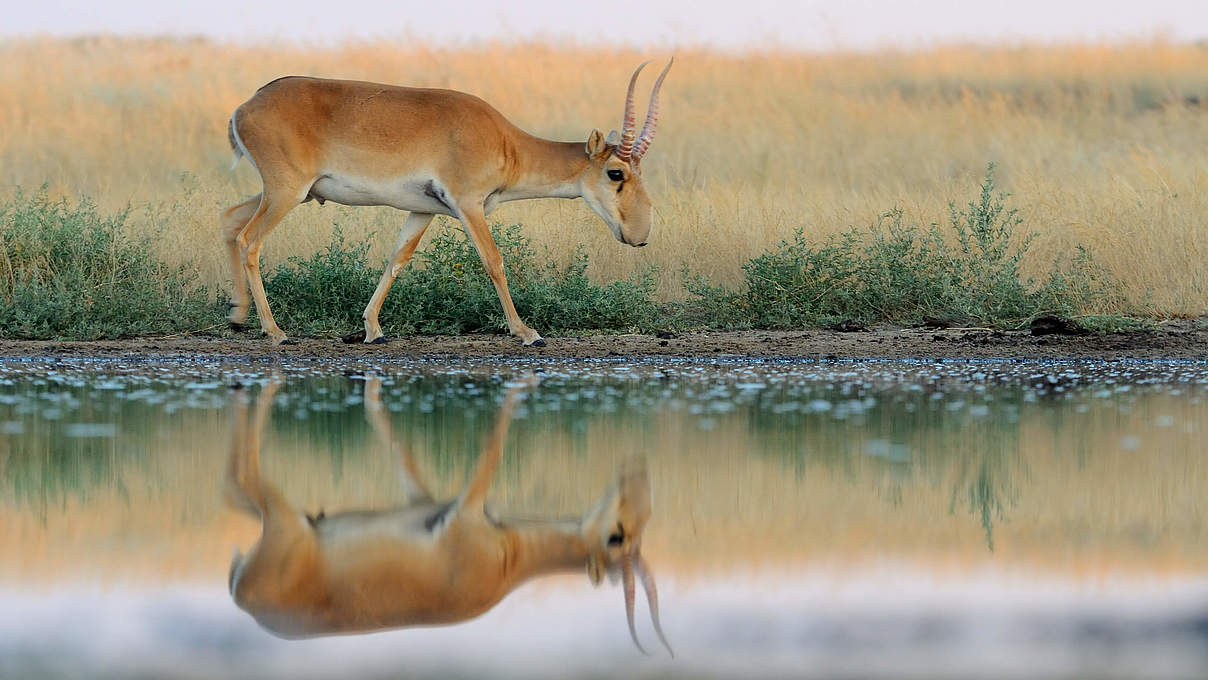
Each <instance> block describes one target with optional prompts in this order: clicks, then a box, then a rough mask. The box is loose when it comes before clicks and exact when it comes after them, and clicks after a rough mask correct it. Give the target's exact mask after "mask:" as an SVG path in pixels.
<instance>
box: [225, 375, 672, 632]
mask: <svg viewBox="0 0 1208 680" xmlns="http://www.w3.org/2000/svg"><path fill="white" fill-rule="evenodd" d="M277 387H278V385H277V383H276V382H273V383H270V384H269V385H268V386H266V387H265V388H264V389H263V390H262V391H261V394H260V397H259V400H258V403H257V406H256V413H255V418H254V420H253V422H252V423H250V424H249V422H248V414H247V410H248V409H247V402H246V399H245V398H243V396H242V395H240V397H239V398H238V399H237V400H236V405H235V409H234V411H235V425H234V441H233V444H232V450H231V458H230V462H229V465H228V468H227V483H226V495H227V500H228V502H229V503H230V504H231V505H233V506H234V507H235V508H236V509H239V510H241V511H244V512H248V513H250V514H253V515H254V516H257V517H259V518H260V521H261V525H262V533H261V536H260V539H259V541H257V543H256V544H255V545H254V546H253V547H252V548H251V550H249V551H248V553H247V555H246V556H241V555H239V553H238V552H236V554H235V557H234V558H233V560H232V564H231V573H230V576H229V579H230V580H229V584H230V590H231V596H232V598H233V599H234V600H235V603H236V604H237V605H238V606H239V607H240V608H242V609H243V610H245V611H247V612H248V613H249V614H251V615H252V616H253V617H254V618H255V619H256V620H257V621H258V622H259V623H260V624H261V625H262V626H263V627H265V628H266V629H268V630H270V631H271V632H273V633H276V634H277V635H280V636H283V637H305V636H314V635H326V634H335V633H355V632H367V631H374V630H382V629H388V628H398V627H403V626H413V625H424V624H442V623H454V622H458V621H464V620H466V619H470V618H473V617H475V616H478V615H479V614H482V613H483V612H485V611H487V610H488V609H490V608H491V607H492V606H494V605H495V604H496V603H497V602H499V601H500V600H501V599H502V598H503V597H504V596H505V595H507V593H509V592H511V590H513V589H514V588H515V587H516V586H518V585H520V584H521V583H523V582H524V581H526V580H528V579H530V578H533V577H536V576H540V575H542V574H548V573H553V572H559V571H575V570H584V569H592V570H600V571H604V570H615V569H616V568H617V561H618V560H619V559H621V556H622V555H623V554H626V552H627V550H628V549H629V547H630V546H635V547H636V545H638V543H639V542H640V540H641V536H642V532H643V530H644V528H645V525H646V522H647V519H648V518H649V515H650V499H649V494H650V488H649V484H648V483H647V482H646V472H645V466H644V465H642V464H637V465H633V464H630V465H627V466H626V467H625V469H624V470H623V471H622V473H621V475H620V477H619V479H618V481H617V483H616V485H614V486H613V487H612V488H611V489H609V491H608V492H607V493H605V494H604V497H603V499H602V500H601V501H600V503H599V504H598V505H597V507H596V508H594V509H593V510H592V511H590V512H589V513H587V515H586V516H585V517H584V519H582V520H507V519H502V520H493V519H491V518H488V517H487V515H486V513H485V512H484V510H483V500H484V498H485V496H486V491H487V489H488V487H489V486H490V483H491V479H492V476H493V474H494V471H495V468H496V466H497V465H498V462H499V460H500V458H501V456H502V449H503V441H504V439H505V438H506V436H507V430H508V425H509V422H510V419H511V413H512V410H513V409H514V407H515V403H516V401H517V398H518V396H519V395H518V390H517V389H515V388H514V389H513V390H512V391H510V392H509V394H508V396H507V399H506V400H505V402H504V405H503V407H502V408H501V409H500V413H499V417H498V420H497V422H496V424H495V428H494V431H493V432H492V433H491V435H490V437H489V438H488V440H487V442H486V445H485V447H484V449H483V452H482V454H481V455H480V457H479V462H478V465H477V469H476V470H475V472H474V474H473V476H472V477H471V481H470V482H469V484H467V486H466V488H465V489H464V490H463V491H462V493H461V494H460V495H459V496H458V497H457V498H455V499H452V500H450V501H447V502H437V501H434V500H433V499H432V498H431V497H430V496H429V495H428V492H427V490H426V488H425V487H424V485H423V484H422V483H420V482H419V480H418V479H417V477H416V476H415V463H414V461H412V460H411V458H410V456H409V455H408V454H407V453H406V452H404V453H403V454H402V456H401V458H402V461H401V463H402V465H401V468H400V472H401V473H402V475H403V477H404V479H405V481H404V488H405V490H406V492H407V493H408V494H409V495H410V498H408V499H407V502H406V503H405V504H403V505H400V506H397V507H394V508H389V509H384V510H362V511H349V512H340V513H333V514H322V515H320V516H319V517H317V518H316V517H308V516H307V515H305V514H303V513H301V512H299V511H298V510H296V509H295V508H294V507H293V506H292V505H291V504H290V503H289V501H288V500H286V499H285V497H284V496H283V495H282V494H281V493H280V492H279V491H278V490H277V489H276V488H275V487H274V486H273V485H272V484H271V483H269V482H268V481H266V480H265V479H263V478H262V477H261V474H260V463H259V448H260V445H259V432H260V430H261V428H262V427H263V425H264V423H265V421H266V420H267V418H268V414H269V411H270V409H271V407H272V399H273V396H274V394H275V392H276V390H277ZM379 393H380V381H378V380H377V379H376V378H370V379H369V380H367V382H366V387H365V403H366V413H367V416H368V419H369V421H370V424H371V425H372V426H373V428H374V429H375V430H376V431H377V433H378V434H379V436H380V437H381V439H382V441H385V442H393V436H392V435H391V433H390V429H389V428H390V426H389V418H388V416H387V415H386V414H385V413H384V410H383V408H382V406H381V400H380V397H379Z"/></svg>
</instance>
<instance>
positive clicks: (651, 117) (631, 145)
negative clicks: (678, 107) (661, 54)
mask: <svg viewBox="0 0 1208 680" xmlns="http://www.w3.org/2000/svg"><path fill="white" fill-rule="evenodd" d="M649 63H650V62H648V61H647V62H645V63H643V64H642V65H641V66H639V67H637V69H636V70H634V72H633V75H632V76H631V77H630V78H629V91H628V92H627V93H626V94H625V119H624V120H623V121H622V122H621V143H620V144H619V145H618V146H617V151H616V154H617V158H620V159H621V160H623V161H626V162H629V163H633V164H634V165H637V163H638V161H640V160H642V156H644V155H646V149H648V148H650V142H652V141H653V140H654V128H655V126H657V125H658V122H659V88H661V87H662V86H663V78H666V77H667V72H668V71H670V70H671V64H673V63H675V57H672V58H671V60H670V61H668V62H667V66H665V67H664V68H663V72H662V73H660V74H659V79H658V80H656V81H655V82H654V89H653V90H651V92H650V109H649V110H648V111H647V113H646V122H645V123H644V124H643V125H642V132H641V133H640V134H638V133H637V132H636V131H635V130H636V128H635V123H636V122H637V121H636V120H635V119H634V110H633V103H634V102H633V88H634V86H636V85H637V84H638V74H639V73H641V72H642V69H644V68H646V64H649Z"/></svg>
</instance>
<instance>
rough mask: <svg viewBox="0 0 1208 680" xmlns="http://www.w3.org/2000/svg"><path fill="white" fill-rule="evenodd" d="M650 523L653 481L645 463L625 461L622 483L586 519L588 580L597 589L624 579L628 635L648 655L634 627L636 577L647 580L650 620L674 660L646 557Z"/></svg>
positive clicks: (642, 580)
mask: <svg viewBox="0 0 1208 680" xmlns="http://www.w3.org/2000/svg"><path fill="white" fill-rule="evenodd" d="M649 519H650V481H649V478H648V477H647V474H646V463H645V460H643V459H637V460H633V461H630V462H628V463H626V464H625V465H624V466H623V467H622V469H621V474H620V475H619V478H618V480H617V483H616V484H615V485H614V486H613V487H612V488H611V489H609V490H608V491H607V492H606V493H605V494H604V497H603V498H602V499H601V500H600V502H599V503H598V504H597V505H596V507H595V508H594V509H593V510H592V511H591V512H589V513H588V514H587V516H586V517H585V518H584V521H583V532H584V535H585V537H586V539H587V542H588V546H589V547H590V550H591V554H590V556H589V558H588V562H587V576H588V578H590V579H591V582H592V584H593V585H597V586H598V585H600V583H601V582H603V580H604V576H605V575H607V576H608V577H609V580H610V581H611V582H613V583H615V582H616V581H617V579H618V578H619V579H620V580H621V583H622V586H623V589H624V591H625V618H626V619H627V620H628V622H629V634H630V636H631V637H632V638H633V643H634V644H635V645H637V647H638V649H639V650H641V651H642V653H643V654H648V653H649V652H647V651H646V649H645V648H644V647H642V643H641V642H639V641H638V634H637V630H636V629H635V627H634V624H633V610H634V595H635V593H634V575H635V574H636V575H637V579H638V580H640V581H641V582H642V588H643V589H644V590H645V591H646V603H647V604H648V605H649V607H650V619H651V621H652V622H653V624H654V631H655V633H657V634H658V637H659V641H660V642H662V643H663V646H664V647H666V648H667V652H668V653H670V654H671V656H673V657H674V656H675V652H673V651H672V650H671V645H669V644H668V643H667V638H666V636H665V635H663V626H662V624H661V623H660V622H659V596H658V589H657V588H656V587H655V584H654V574H653V573H652V572H651V571H650V567H649V566H648V565H647V564H646V560H645V559H644V558H643V557H642V532H643V531H645V529H646V522H647V521H648V520H649Z"/></svg>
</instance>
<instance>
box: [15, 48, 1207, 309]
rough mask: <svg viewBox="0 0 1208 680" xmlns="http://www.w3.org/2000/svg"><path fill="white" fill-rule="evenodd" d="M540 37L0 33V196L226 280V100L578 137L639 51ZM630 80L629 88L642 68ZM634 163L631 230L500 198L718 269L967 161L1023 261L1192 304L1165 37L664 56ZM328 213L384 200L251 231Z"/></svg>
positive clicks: (365, 218)
mask: <svg viewBox="0 0 1208 680" xmlns="http://www.w3.org/2000/svg"><path fill="white" fill-rule="evenodd" d="M650 56H657V55H647V54H638V53H635V52H606V51H600V50H594V49H580V48H573V47H563V48H554V47H549V46H542V45H526V46H519V47H498V46H484V47H476V48H463V49H457V50H445V49H435V48H427V47H407V46H402V45H393V44H385V43H383V44H366V45H347V46H343V47H339V48H334V49H303V48H298V47H273V46H263V47H246V46H234V45H225V44H216V43H209V42H201V41H198V42H187V41H143V40H129V39H116V38H95V39H81V40H72V41H30V42H22V41H18V42H9V43H6V44H0V197H2V196H3V195H4V194H7V193H9V192H11V191H12V190H13V187H14V186H16V185H21V186H24V187H27V188H31V189H32V188H35V187H37V186H38V185H41V184H42V183H48V184H49V185H50V187H51V189H52V191H55V192H62V193H66V194H69V195H77V194H82V195H88V196H92V197H94V198H95V199H97V200H98V201H99V202H100V204H101V205H102V207H106V208H118V207H121V206H123V205H125V204H127V203H130V204H133V205H135V206H136V207H140V208H141V207H142V206H146V205H151V206H153V207H152V208H150V209H148V210H145V211H142V213H141V216H140V224H141V225H142V226H143V227H145V228H146V229H151V230H154V231H155V232H156V233H157V236H156V243H157V244H158V247H159V248H160V249H161V250H162V252H163V254H164V255H165V256H166V257H167V258H168V259H169V260H170V261H181V260H190V261H194V262H196V263H197V264H198V265H199V267H200V268H201V271H202V275H203V279H204V280H206V281H208V282H211V283H215V284H217V283H220V282H225V281H226V280H227V275H226V272H225V271H224V264H223V262H222V258H221V253H220V247H219V241H218V233H217V224H216V215H217V213H218V212H219V210H220V209H221V208H223V207H225V206H226V205H229V204H232V203H235V202H236V201H238V200H240V199H241V197H243V196H246V195H249V194H252V193H255V192H256V191H258V189H259V185H258V180H257V178H256V176H255V174H254V171H253V170H252V169H251V168H250V167H249V166H248V165H247V164H246V163H244V164H242V165H241V166H240V168H239V169H238V171H237V172H235V173H229V172H228V171H227V164H228V162H229V159H230V155H229V151H228V148H227V142H226V133H225V125H226V121H227V118H228V116H229V115H230V112H231V111H232V110H233V109H234V107H235V106H237V105H238V104H239V103H240V102H242V101H243V100H245V99H246V98H247V97H248V96H250V95H251V94H252V93H253V92H254V91H255V89H256V88H257V87H258V86H259V85H261V84H263V83H264V82H266V81H268V80H271V79H272V78H275V77H277V76H280V75H283V74H290V73H302V74H312V75H319V76H333V77H348V78H361V79H369V80H378V81H384V82H391V83H405V84H413V85H421V86H438V87H452V88H456V89H461V90H466V91H469V92H473V93H475V94H478V95H480V96H482V97H483V98H485V99H486V100H488V101H490V102H491V103H493V104H494V105H495V106H496V107H497V108H499V109H500V110H501V111H502V112H503V113H504V114H505V115H507V116H508V117H509V118H511V119H512V120H513V121H514V122H516V123H517V124H519V125H520V126H521V127H524V128H525V129H528V130H530V131H532V132H534V133H536V134H540V135H544V136H548V137H551V138H558V139H584V138H585V137H586V134H587V132H588V131H589V130H590V129H591V128H592V127H598V128H601V129H603V130H607V129H609V128H610V127H612V126H615V125H617V122H618V119H619V117H620V106H621V99H622V97H623V94H624V92H623V88H624V85H625V80H626V78H627V76H628V74H629V72H630V69H632V67H633V66H634V65H635V64H636V63H637V62H639V61H641V60H642V59H643V58H646V57H650ZM644 87H645V86H644ZM662 120H663V123H662V128H661V131H660V134H659V137H658V139H657V140H656V142H655V144H654V146H653V149H652V151H651V154H650V156H649V160H648V161H647V164H646V165H645V166H644V167H646V169H647V173H648V175H649V177H650V182H651V187H652V193H653V195H654V197H655V200H656V207H657V224H656V232H655V234H654V237H653V238H652V240H651V245H650V247H648V248H645V249H643V250H642V251H640V252H638V251H634V250H631V249H628V248H623V247H621V246H619V245H618V244H616V243H615V241H613V240H612V238H611V236H609V235H608V233H607V230H606V229H604V228H603V227H602V225H601V224H600V223H599V220H598V219H597V218H596V217H595V216H594V215H592V214H591V213H590V211H589V210H588V209H587V208H586V206H584V205H583V204H582V203H581V202H565V201H539V202H529V203H527V204H523V203H521V204H511V205H507V206H504V208H502V209H501V210H500V211H499V212H498V213H497V214H496V217H497V218H498V219H500V220H502V221H507V222H512V221H519V222H522V223H524V224H525V225H526V229H527V232H528V233H529V234H531V235H532V236H533V238H534V240H535V242H536V243H538V244H539V245H545V246H548V247H549V249H550V251H551V252H552V253H553V254H554V255H555V256H556V257H561V258H564V257H566V255H567V254H568V253H569V252H570V251H571V250H572V249H573V248H574V247H575V245H577V244H583V245H584V247H585V248H586V250H587V252H588V254H589V255H590V256H591V261H592V263H593V265H592V267H593V275H594V276H596V277H597V278H598V279H611V278H616V277H622V276H625V275H627V274H629V273H630V272H632V271H633V270H635V269H637V268H642V267H645V266H647V265H650V264H659V265H661V266H662V267H663V272H664V273H663V286H664V293H666V294H674V293H675V292H676V289H677V284H678V272H679V270H680V267H681V265H682V263H684V262H689V263H691V264H692V266H693V268H695V269H696V270H698V271H699V272H701V273H703V274H706V275H707V276H709V277H710V278H712V279H714V280H715V281H717V282H722V283H729V284H733V283H735V282H736V281H737V280H738V279H739V277H740V274H741V271H740V269H739V268H740V266H741V265H742V264H743V263H744V262H745V261H746V260H747V259H748V258H749V257H751V256H753V255H756V254H758V253H759V252H761V251H763V250H765V249H766V248H768V247H769V246H771V245H773V244H775V243H776V242H778V241H779V240H780V239H783V238H786V237H788V236H790V235H791V234H792V232H793V231H794V230H795V229H797V228H803V229H805V231H806V232H807V233H808V234H810V235H822V234H827V233H832V232H835V231H839V230H843V229H846V228H848V227H851V226H856V225H860V226H862V225H866V224H869V223H870V222H872V221H874V220H875V219H876V216H877V215H878V214H879V213H880V212H882V211H884V210H886V209H888V208H891V207H893V206H901V207H903V208H904V209H905V210H906V212H907V214H908V216H909V217H910V218H911V219H914V220H918V221H921V222H930V221H932V220H941V219H943V218H944V217H945V215H946V206H947V202H948V201H949V200H951V199H956V200H958V201H964V200H967V199H968V198H971V197H972V195H973V193H974V191H975V189H976V184H977V181H978V180H979V179H980V178H981V175H982V172H983V170H984V168H985V165H986V163H987V162H988V161H993V162H995V163H997V164H998V168H999V173H998V176H999V179H1000V180H1001V185H1002V186H1003V187H1004V188H1005V189H1006V190H1008V191H1010V192H1011V193H1013V194H1014V197H1015V198H1014V204H1015V205H1017V206H1018V207H1020V208H1021V210H1022V213H1023V216H1024V217H1025V218H1026V219H1027V221H1028V224H1029V225H1030V226H1031V227H1032V228H1033V229H1035V230H1036V231H1038V232H1039V233H1040V234H1041V236H1040V238H1039V239H1038V241H1037V243H1036V245H1035V247H1034V252H1033V254H1034V255H1035V257H1034V258H1033V259H1032V261H1031V263H1030V266H1031V267H1032V268H1033V270H1035V271H1039V270H1041V269H1043V268H1045V267H1047V265H1048V264H1049V263H1050V262H1051V260H1052V258H1053V257H1055V256H1056V254H1057V253H1059V252H1063V251H1065V250H1067V249H1068V248H1069V246H1070V245H1071V244H1072V243H1074V242H1083V243H1086V244H1088V245H1090V246H1092V247H1093V248H1094V251H1095V253H1096V255H1097V256H1098V258H1099V259H1100V261H1102V262H1103V263H1104V264H1105V265H1106V266H1107V267H1108V268H1109V269H1110V270H1111V271H1112V272H1113V273H1115V274H1116V275H1117V276H1118V277H1119V278H1120V279H1122V280H1123V282H1124V283H1125V285H1126V287H1127V290H1128V294H1129V296H1130V297H1131V302H1132V303H1134V304H1135V303H1142V304H1144V305H1147V306H1148V307H1149V308H1150V309H1151V310H1152V311H1153V312H1154V313H1156V314H1158V315H1191V316H1195V315H1202V314H1204V313H1205V312H1206V311H1208V268H1205V267H1204V262H1205V257H1206V255H1208V235H1206V232H1205V229H1204V226H1203V225H1204V224H1206V223H1208V49H1206V48H1203V47H1194V46H1174V45H1168V44H1161V43H1157V44H1139V45H1132V46H1120V47H1098V46H1083V47H1046V48H1039V47H1037V48H1017V49H1009V48H1001V49H974V48H949V49H936V50H933V51H929V52H923V53H917V54H913V53H911V54H907V53H882V54H874V55H795V54H787V53H784V54H779V53H773V54H764V55H748V56H724V55H719V54H711V53H703V52H685V53H680V54H679V55H677V61H676V67H675V69H674V70H673V72H672V73H671V76H670V77H669V79H668V81H667V87H666V89H665V98H664V113H663V119H662ZM333 222H339V223H340V224H341V226H342V227H343V228H344V230H345V233H346V234H349V235H350V236H352V237H354V238H356V237H358V236H360V235H363V234H366V233H368V232H378V237H377V238H376V240H375V243H376V244H377V246H376V250H375V251H374V253H373V254H374V256H375V258H377V257H384V255H385V249H386V248H387V247H388V246H389V243H390V242H391V241H393V233H392V232H393V231H394V229H395V228H396V227H397V225H398V224H400V223H401V216H400V215H397V214H396V213H394V212H393V211H391V210H388V209H357V210H350V209H344V208H340V207H338V206H337V207H333V206H332V205H331V204H329V205H328V206H326V207H324V208H319V207H318V206H315V205H313V204H308V205H307V206H304V207H302V208H300V209H299V210H297V211H296V212H295V213H294V214H292V215H291V216H290V217H289V218H288V219H287V221H286V222H285V224H284V225H283V226H282V227H281V229H280V232H281V233H279V234H278V235H276V236H275V237H273V238H271V239H270V240H269V241H268V246H267V248H266V255H267V257H268V258H269V259H270V261H278V260H280V259H281V258H282V257H284V256H287V255H292V254H304V253H309V252H311V251H313V250H315V249H316V248H317V247H319V246H320V245H322V244H325V243H326V242H327V240H328V237H329V234H330V226H331V224H332V223H333Z"/></svg>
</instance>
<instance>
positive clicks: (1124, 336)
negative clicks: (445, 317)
mask: <svg viewBox="0 0 1208 680" xmlns="http://www.w3.org/2000/svg"><path fill="white" fill-rule="evenodd" d="M660 335H662V336H663V337H660V336H656V335H636V334H635V335H595V336H588V337H547V338H546V340H547V345H546V346H545V347H521V346H520V343H519V341H517V340H516V339H514V338H511V337H508V336H503V335H462V336H406V337H396V338H391V340H390V342H389V343H388V344H385V345H361V344H352V345H348V344H344V343H342V342H340V341H339V340H338V339H313V338H302V339H299V340H298V341H297V344H295V345H287V346H282V347H275V346H270V345H268V344H267V343H266V342H265V341H264V339H263V338H262V337H261V336H260V335H259V334H258V333H248V334H246V335H243V336H239V337H207V336H183V337H165V338H134V339H129V340H103V341H97V342H55V341H19V340H0V358H3V357H38V356H49V355H60V356H73V357H89V356H95V357H123V356H137V357H140V358H153V357H178V356H215V357H239V356H248V357H271V356H286V357H290V356H292V357H299V358H300V357H316V358H348V359H372V358H389V357H400V358H401V357H419V356H428V357H437V356H451V357H457V356H465V357H491V356H499V357H512V356H528V357H565V358H590V357H607V356H632V357H648V356H653V357H658V356H662V357H691V358H702V357H722V356H744V357H759V358H769V359H770V358H803V359H995V358H1001V359H1063V358H1068V359H1208V328H1205V327H1204V325H1203V324H1202V322H1196V321H1181V322H1172V323H1166V324H1162V325H1161V326H1159V327H1158V328H1157V329H1155V330H1149V331H1139V332H1131V333H1115V334H1109V335H1081V336H1062V335H1044V336H1033V335H1032V334H1031V333H1029V332H1028V331H1007V332H996V331H986V330H980V329H945V330H930V329H921V328H908V329H902V328H874V329H872V330H870V331H863V332H847V333H844V332H838V331H832V330H810V331H733V332H723V333H682V334H660Z"/></svg>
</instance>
